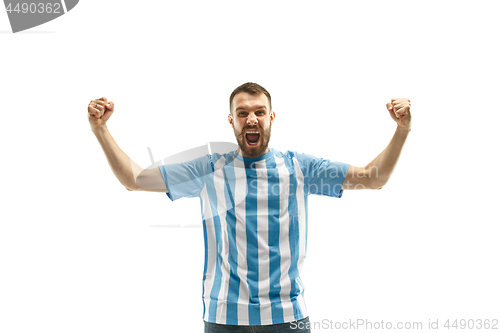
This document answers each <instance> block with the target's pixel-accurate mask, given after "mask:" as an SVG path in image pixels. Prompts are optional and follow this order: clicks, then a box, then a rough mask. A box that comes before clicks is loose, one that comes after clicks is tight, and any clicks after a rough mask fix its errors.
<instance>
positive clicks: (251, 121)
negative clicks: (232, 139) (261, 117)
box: [247, 113, 257, 126]
mask: <svg viewBox="0 0 500 333" xmlns="http://www.w3.org/2000/svg"><path fill="white" fill-rule="evenodd" d="M247 125H250V126H253V125H257V116H256V115H255V113H250V115H249V116H248V118H247Z"/></svg>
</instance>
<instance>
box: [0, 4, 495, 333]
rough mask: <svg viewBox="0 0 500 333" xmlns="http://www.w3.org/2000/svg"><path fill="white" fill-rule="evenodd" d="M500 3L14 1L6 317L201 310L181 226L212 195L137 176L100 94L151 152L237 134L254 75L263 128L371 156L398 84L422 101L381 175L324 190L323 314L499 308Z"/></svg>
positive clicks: (312, 290) (315, 258)
mask: <svg viewBox="0 0 500 333" xmlns="http://www.w3.org/2000/svg"><path fill="white" fill-rule="evenodd" d="M496 4H497V1H476V2H474V4H473V3H472V2H470V1H469V2H465V1H433V2H431V1H418V2H417V1H413V2H409V1H351V2H346V1H308V2H306V1H300V2H298V1H269V0H268V1H251V2H248V1H159V0H157V1H147V2H139V1H136V2H132V1H96V0H85V1H81V2H80V3H79V4H78V5H77V6H76V7H75V8H74V9H73V10H71V11H70V12H68V13H67V14H66V15H64V16H62V17H60V18H58V19H56V20H54V21H51V22H48V23H46V24H44V25H41V26H38V27H35V28H32V29H30V30H27V31H25V32H20V33H16V34H12V33H11V30H10V25H9V21H8V17H7V14H6V12H5V11H0V32H1V33H0V45H1V52H0V60H1V64H2V68H1V74H0V78H1V80H0V101H1V103H0V109H1V117H2V118H1V124H2V126H1V130H0V135H1V141H0V142H1V147H2V149H1V151H2V163H1V171H2V175H3V180H2V183H1V184H2V185H1V188H2V204H1V205H2V207H1V213H0V214H1V223H0V332H5V333H17V332H23V333H24V332H42V331H43V332H52V333H55V332H65V333H66V332H96V333H97V332H151V333H153V332H174V331H175V332H180V331H184V332H202V331H203V321H202V313H203V305H202V300H201V293H202V278H203V276H202V275H203V260H204V252H203V251H204V245H203V230H202V228H201V227H197V228H172V227H167V226H168V225H172V224H178V223H186V221H190V222H189V223H192V222H193V221H199V224H200V226H201V215H200V206H199V201H198V199H182V200H179V201H176V202H171V201H170V200H169V199H168V198H167V196H166V195H165V194H162V193H146V192H128V191H126V190H125V188H123V187H122V186H121V185H120V183H119V182H118V180H117V179H116V178H114V175H113V173H112V171H111V169H110V168H109V166H108V164H107V161H106V158H105V156H104V154H103V152H102V150H101V148H100V146H99V144H98V142H97V140H96V139H95V137H94V135H93V134H92V132H91V131H90V127H89V124H88V120H87V105H88V103H89V101H90V100H91V99H95V98H100V97H103V96H104V97H107V98H108V100H112V101H114V102H115V105H116V111H115V113H114V115H113V116H112V117H111V119H110V120H109V122H108V128H109V129H110V131H111V134H112V135H113V137H114V138H115V140H116V142H117V143H118V145H119V146H120V147H121V148H122V149H123V150H124V151H125V152H126V153H127V154H128V155H129V156H130V157H131V158H132V159H133V160H134V161H135V162H136V163H138V164H139V165H141V166H142V167H146V166H148V165H149V164H150V160H149V155H148V151H147V147H151V148H152V149H153V153H154V155H155V158H158V159H159V158H163V157H166V156H169V155H173V154H175V153H177V152H180V151H183V150H185V149H189V148H192V147H196V146H199V145H203V144H205V142H207V141H229V142H235V139H234V135H233V132H232V129H231V127H230V125H229V124H228V122H227V114H228V113H229V95H230V94H231V92H232V90H233V89H234V88H236V87H237V86H238V85H240V84H242V83H245V82H249V81H251V82H257V83H259V84H261V85H263V86H264V87H265V88H266V89H267V90H269V92H270V93H271V96H272V105H273V110H274V111H275V112H276V121H275V123H274V126H273V130H272V137H271V142H270V146H271V147H273V148H275V149H278V150H281V151H286V150H292V151H298V152H304V153H308V154H311V155H315V156H319V157H323V158H328V159H331V160H337V161H341V162H346V163H350V164H353V165H357V166H362V165H366V164H367V163H369V162H370V161H371V160H372V159H374V158H375V157H376V156H377V155H378V154H379V153H380V152H381V151H382V150H383V149H384V148H385V147H386V145H387V144H388V143H389V141H390V139H391V138H392V135H393V134H394V131H395V129H396V124H395V123H394V121H393V120H392V118H391V117H390V115H389V113H388V111H387V109H386V107H385V104H386V103H387V102H389V101H390V100H391V98H396V97H404V98H409V99H410V100H411V103H412V107H411V112H412V117H413V128H412V131H411V133H410V135H409V137H408V140H407V142H406V143H405V146H404V150H403V152H402V155H401V158H400V160H399V162H398V165H397V168H396V170H395V172H394V173H393V175H392V178H391V179H390V181H389V183H388V184H387V185H386V186H385V187H384V188H383V189H382V190H380V191H376V190H375V191H370V190H366V191H346V192H345V193H344V195H343V197H342V198H341V199H335V198H329V197H320V196H311V197H310V205H309V240H308V255H307V260H306V263H305V266H304V269H303V272H302V274H301V276H302V279H303V281H304V284H305V288H306V291H305V295H306V302H307V307H308V310H309V315H310V320H311V322H321V321H323V320H328V321H329V320H332V321H334V322H343V321H349V320H352V321H355V320H357V319H365V320H369V321H372V322H378V323H380V322H381V321H382V320H383V321H384V322H385V323H386V322H388V321H390V322H392V323H394V325H395V323H397V322H398V321H403V322H404V321H411V322H414V321H421V322H422V323H423V325H424V328H426V327H427V325H428V321H429V320H432V321H435V320H439V326H440V327H441V329H440V330H439V331H443V332H444V331H448V330H446V329H443V324H444V322H445V321H446V319H452V320H454V319H482V320H485V319H490V320H491V319H494V318H496V319H497V320H499V319H500V316H499V314H500V301H499V299H500V287H499V283H498V281H500V269H499V265H498V262H499V253H500V251H499V250H500V245H499V241H498V239H499V237H498V236H499V231H500V228H499V221H500V219H499V214H498V209H497V208H495V206H494V205H495V204H497V203H498V199H499V198H498V194H497V193H498V187H499V185H500V184H499V180H498V158H497V156H498V143H499V140H498V135H497V127H498V123H499V120H500V117H499V111H500V110H499V102H498V92H499V88H500V84H499V79H498V78H499V75H500V66H499V62H498V59H500V52H499V49H498V47H497V46H498V31H500V21H499V20H498V11H497V10H496V6H495V5H496ZM499 327H500V323H499V324H498V325H497V328H499ZM314 331H316V332H318V331H327V330H326V329H316V330H314ZM358 331H362V330H358ZM421 331H426V330H421ZM434 331H436V330H434ZM450 331H454V330H450ZM460 331H466V330H460Z"/></svg>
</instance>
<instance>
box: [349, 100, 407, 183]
mask: <svg viewBox="0 0 500 333" xmlns="http://www.w3.org/2000/svg"><path fill="white" fill-rule="evenodd" d="M410 106H411V104H410V100H409V99H407V98H393V99H392V100H391V103H387V104H386V107H387V110H388V111H389V114H390V115H391V117H392V119H393V120H394V121H395V122H396V123H397V124H398V127H397V129H396V133H394V136H393V137H392V140H391V142H389V144H388V145H387V147H386V148H385V149H384V150H383V151H382V152H381V153H380V154H379V155H378V156H377V157H376V158H375V159H374V160H373V161H371V162H370V163H369V164H368V165H366V166H364V167H355V166H352V165H351V166H349V169H348V170H347V174H346V176H345V179H344V182H343V184H342V189H343V190H361V189H379V190H380V189H381V188H382V187H383V186H384V185H385V184H386V183H387V181H389V178H390V177H391V174H392V172H393V171H394V168H395V167H396V163H397V162H398V159H399V156H400V155H401V150H402V149H403V145H404V143H405V141H406V138H407V137H408V134H409V133H410V131H411V113H410Z"/></svg>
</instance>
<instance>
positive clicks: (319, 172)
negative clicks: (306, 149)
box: [294, 153, 349, 198]
mask: <svg viewBox="0 0 500 333" xmlns="http://www.w3.org/2000/svg"><path fill="white" fill-rule="evenodd" d="M294 155H295V157H296V158H297V161H298V162H299V165H300V169H301V170H302V174H303V175H304V184H305V185H306V186H307V190H308V193H310V194H318V195H327V196H330V197H336V198H340V197H342V194H343V192H344V191H343V190H342V189H341V188H342V184H343V183H344V179H345V176H346V175H347V170H348V169H349V164H347V163H342V162H336V161H335V162H332V161H330V160H327V159H323V158H319V157H315V156H312V155H308V154H301V153H294Z"/></svg>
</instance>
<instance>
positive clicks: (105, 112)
mask: <svg viewBox="0 0 500 333" xmlns="http://www.w3.org/2000/svg"><path fill="white" fill-rule="evenodd" d="M88 112H89V122H90V127H91V129H92V132H93V133H94V135H95V136H96V138H97V141H99V144H100V145H101V147H102V150H103V151H104V154H105V155H106V158H107V160H108V163H109V166H110V167H111V170H112V171H113V173H114V175H115V176H116V178H117V179H118V181H119V182H120V183H121V184H122V185H123V186H124V187H125V188H126V189H127V190H129V191H148V192H163V193H165V192H168V189H167V187H166V185H165V182H164V180H163V176H162V175H161V173H160V169H159V168H154V169H143V168H141V167H140V166H139V165H137V164H136V163H135V162H134V161H132V159H130V157H128V156H127V154H125V153H124V152H123V150H121V149H120V147H118V144H117V143H116V142H115V140H114V139H113V137H112V136H111V133H109V130H108V128H107V126H106V121H107V120H108V119H109V117H110V116H111V114H112V113H113V112H114V103H113V102H109V103H108V102H107V100H106V98H105V97H103V98H101V99H97V100H93V101H91V102H90V104H89V107H88Z"/></svg>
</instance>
